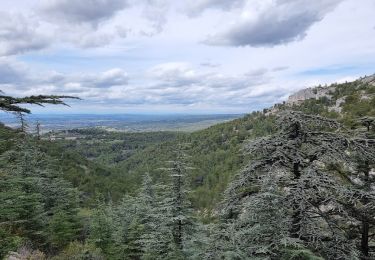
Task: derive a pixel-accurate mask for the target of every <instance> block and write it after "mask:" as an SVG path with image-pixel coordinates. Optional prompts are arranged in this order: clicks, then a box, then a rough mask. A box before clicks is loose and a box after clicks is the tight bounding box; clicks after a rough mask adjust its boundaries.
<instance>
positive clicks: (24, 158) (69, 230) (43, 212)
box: [0, 136, 80, 250]
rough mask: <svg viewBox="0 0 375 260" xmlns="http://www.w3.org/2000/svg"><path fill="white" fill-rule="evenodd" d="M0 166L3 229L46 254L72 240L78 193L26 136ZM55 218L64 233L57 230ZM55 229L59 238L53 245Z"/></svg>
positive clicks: (77, 224) (75, 232) (77, 223)
mask: <svg viewBox="0 0 375 260" xmlns="http://www.w3.org/2000/svg"><path fill="white" fill-rule="evenodd" d="M0 163H1V169H2V170H1V172H2V175H3V176H2V178H1V181H0V187H1V189H0V200H1V201H0V203H1V205H2V207H1V208H0V222H1V223H2V224H3V225H2V228H4V229H5V230H8V232H10V233H11V234H17V235H19V236H20V237H22V238H24V239H26V240H28V241H30V242H31V243H32V244H34V245H35V246H38V247H39V248H44V249H48V250H58V249H61V247H62V246H64V245H65V244H67V243H68V242H70V241H72V240H74V239H75V238H76V237H77V235H78V232H79V228H80V221H79V219H78V217H77V213H78V193H77V191H76V190H75V189H74V188H73V187H71V185H70V184H69V183H68V182H67V181H65V180H63V179H62V176H61V172H60V171H59V169H58V167H57V166H56V165H55V163H54V161H53V160H52V159H51V158H49V157H48V156H47V155H46V154H45V153H44V152H42V151H41V150H40V149H39V147H38V146H37V145H36V144H35V143H33V141H32V139H30V138H28V136H25V138H23V139H20V140H18V141H17V142H16V143H15V145H14V149H13V150H10V151H8V152H6V153H4V154H2V155H1V158H0ZM57 217H58V219H59V221H58V222H59V223H61V224H64V225H65V226H64V228H63V229H62V228H61V226H60V227H57V226H56V224H57V222H56V219H57ZM57 229H58V230H59V231H58V232H59V235H60V237H59V238H58V239H59V242H58V243H55V241H56V239H54V238H56V234H57V233H55V231H57ZM68 234H69V235H68ZM63 237H64V241H63V239H62V238H63Z"/></svg>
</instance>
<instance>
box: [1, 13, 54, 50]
mask: <svg viewBox="0 0 375 260" xmlns="http://www.w3.org/2000/svg"><path fill="white" fill-rule="evenodd" d="M0 16H1V20H0V56H10V55H15V54H21V53H24V52H27V51H32V50H40V49H43V48H45V47H47V46H48V45H49V40H48V39H47V37H45V36H44V35H42V34H41V33H40V32H39V31H38V29H39V24H38V22H36V21H35V20H34V19H33V18H32V17H26V16H24V15H21V14H11V13H6V12H0Z"/></svg>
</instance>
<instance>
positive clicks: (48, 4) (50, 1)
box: [40, 0, 127, 27]
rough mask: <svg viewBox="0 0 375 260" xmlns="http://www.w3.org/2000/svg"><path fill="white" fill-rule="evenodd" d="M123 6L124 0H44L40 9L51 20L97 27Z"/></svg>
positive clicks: (125, 2) (124, 5)
mask: <svg viewBox="0 0 375 260" xmlns="http://www.w3.org/2000/svg"><path fill="white" fill-rule="evenodd" d="M125 7H127V1H126V0H85V1H71V0H45V1H44V2H43V4H42V6H41V7H40V10H41V12H42V13H43V14H44V15H45V16H46V17H48V18H49V19H50V20H52V21H58V22H67V23H71V24H76V23H88V24H90V25H92V26H93V27H97V26H98V24H99V23H100V22H103V21H105V20H108V19H110V18H112V17H113V16H114V15H115V14H116V13H117V12H118V11H120V10H121V9H123V8H125Z"/></svg>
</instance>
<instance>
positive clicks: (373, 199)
mask: <svg viewBox="0 0 375 260" xmlns="http://www.w3.org/2000/svg"><path fill="white" fill-rule="evenodd" d="M359 123H360V124H362V125H363V126H364V127H365V131H362V129H359V131H357V132H356V133H355V134H356V135H355V136H354V138H353V141H354V142H356V143H358V144H360V145H361V146H359V148H362V149H354V150H353V151H352V153H351V156H352V157H353V158H354V160H355V162H356V163H355V165H354V166H353V167H352V168H351V169H349V170H346V171H343V174H345V176H346V178H347V180H348V182H349V183H350V185H349V186H348V189H346V190H344V191H343V194H342V195H343V199H342V201H341V203H342V205H343V206H344V207H345V209H346V210H347V211H348V212H349V214H350V216H351V217H352V218H354V219H355V220H356V224H355V225H353V226H354V230H353V232H352V233H353V234H356V236H357V237H358V240H359V241H358V243H357V244H358V248H359V250H360V252H361V256H362V259H371V258H372V257H374V252H375V248H374V247H372V248H371V247H370V241H371V240H373V239H374V238H375V219H374V215H375V192H374V188H375V177H374V175H373V174H371V173H372V169H373V168H374V166H375V140H374V139H373V124H374V119H373V118H370V117H366V118H361V119H360V120H359Z"/></svg>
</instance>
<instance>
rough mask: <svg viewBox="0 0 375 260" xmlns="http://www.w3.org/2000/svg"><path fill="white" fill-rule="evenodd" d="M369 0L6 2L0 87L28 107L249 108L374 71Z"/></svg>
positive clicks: (0, 26) (0, 25) (373, 8)
mask: <svg viewBox="0 0 375 260" xmlns="http://www.w3.org/2000/svg"><path fill="white" fill-rule="evenodd" d="M374 13H375V1H374V0H314V1H312V0H194V1H193V0H180V1H175V0H82V1H72V0H28V1H25V0H9V1H8V0H2V1H0V16H1V19H0V90H2V91H3V92H5V93H6V94H7V95H13V96H27V95H35V94H56V95H70V96H78V97H80V98H82V100H80V101H68V103H69V104H70V105H71V107H48V108H46V109H42V108H38V107H36V108H35V107H34V108H33V112H35V113H43V112H44V113H46V112H48V113H86V114H87V113H148V114H154V113H155V114H160V113H166V114H168V113H171V114H174V113H184V114H207V113H210V114H211V113H225V114H228V113H247V112H251V111H254V110H258V109H262V108H265V107H269V106H271V105H273V104H275V103H278V102H282V101H283V100H285V99H287V97H288V96H289V95H290V94H292V93H294V92H295V91H297V90H299V89H302V88H306V87H310V86H316V85H319V84H321V85H324V84H330V83H333V82H345V81H351V80H354V79H356V78H358V77H361V76H365V75H370V74H373V73H375V48H374V46H375V15H374Z"/></svg>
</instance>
